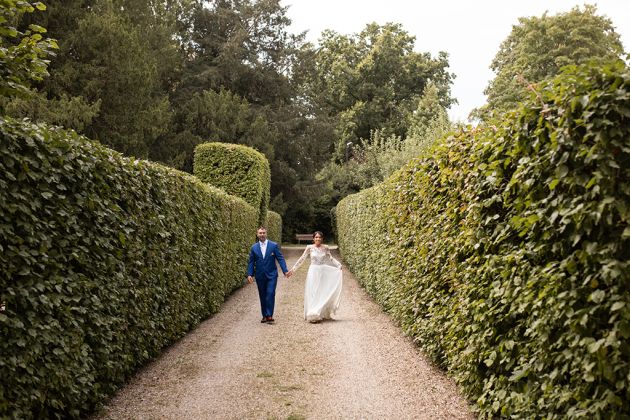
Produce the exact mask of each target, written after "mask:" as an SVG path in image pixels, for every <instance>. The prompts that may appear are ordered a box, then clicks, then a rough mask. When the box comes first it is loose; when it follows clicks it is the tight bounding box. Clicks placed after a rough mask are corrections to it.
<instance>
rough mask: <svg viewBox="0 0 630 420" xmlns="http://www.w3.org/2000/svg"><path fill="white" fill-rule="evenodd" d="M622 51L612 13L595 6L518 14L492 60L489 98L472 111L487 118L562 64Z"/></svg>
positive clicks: (617, 54) (609, 56) (506, 107)
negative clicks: (599, 11)
mask: <svg viewBox="0 0 630 420" xmlns="http://www.w3.org/2000/svg"><path fill="white" fill-rule="evenodd" d="M622 53H623V45H622V44H621V40H620V38H619V34H617V33H616V32H615V29H614V27H613V25H612V22H611V21H610V19H608V18H606V17H603V16H598V15H597V8H596V6H592V5H585V6H584V9H583V10H581V9H580V8H579V7H575V8H573V9H571V11H569V12H567V13H560V14H557V15H555V16H547V14H546V13H545V14H544V15H542V16H541V17H535V16H534V17H528V18H520V19H519V24H518V25H515V26H513V27H512V32H511V33H510V35H508V37H507V38H506V39H505V40H504V41H503V42H502V43H501V46H500V48H499V52H498V53H497V55H496V56H495V57H494V60H493V61H492V65H491V66H490V67H491V69H492V70H493V71H494V72H495V73H496V77H495V78H494V79H493V80H492V81H490V83H489V84H488V87H487V88H486V90H485V91H484V93H485V94H486V95H487V96H488V103H487V104H486V105H485V106H483V107H482V108H481V109H480V110H477V111H475V113H474V115H475V116H478V117H482V118H485V119H487V118H488V117H489V113H491V112H492V111H496V112H504V111H506V110H509V109H513V108H516V107H517V105H518V103H519V102H521V101H523V100H524V99H525V98H526V97H527V96H528V95H529V90H531V88H532V84H535V83H538V82H540V81H542V80H544V79H546V78H548V77H551V76H554V75H556V74H558V73H559V72H560V69H561V68H562V67H563V66H565V65H569V64H581V63H585V62H586V61H588V60H592V59H594V58H599V59H603V60H607V59H613V58H620V56H621V54H622Z"/></svg>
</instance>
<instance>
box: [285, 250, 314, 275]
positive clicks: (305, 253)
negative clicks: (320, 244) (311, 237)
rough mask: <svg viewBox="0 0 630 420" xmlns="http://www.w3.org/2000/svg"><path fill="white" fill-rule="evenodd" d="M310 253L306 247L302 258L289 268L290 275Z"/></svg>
mask: <svg viewBox="0 0 630 420" xmlns="http://www.w3.org/2000/svg"><path fill="white" fill-rule="evenodd" d="M310 253H311V246H310V245H306V249H305V250H304V253H303V254H302V256H301V257H300V258H299V259H298V260H297V261H296V262H295V264H293V267H291V270H290V271H291V273H295V270H297V269H298V268H300V266H301V265H302V263H303V262H304V260H305V259H306V257H307V256H308V255H309V254H310Z"/></svg>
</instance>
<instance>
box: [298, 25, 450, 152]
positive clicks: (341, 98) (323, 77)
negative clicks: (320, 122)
mask: <svg viewBox="0 0 630 420" xmlns="http://www.w3.org/2000/svg"><path fill="white" fill-rule="evenodd" d="M319 43H320V46H319V48H318V49H317V51H316V52H315V53H314V57H313V58H312V60H313V61H314V64H313V65H312V68H311V69H306V71H307V73H306V75H305V76H302V85H303V86H304V90H305V91H306V92H308V95H309V98H310V100H311V101H313V102H314V103H315V104H316V107H318V108H320V109H322V110H323V111H324V112H326V113H328V115H331V116H335V118H336V127H335V128H336V131H337V136H338V141H337V147H336V153H337V156H336V158H337V160H341V159H342V158H343V156H344V155H345V149H346V145H347V144H348V143H352V144H355V145H356V144H358V143H359V141H360V140H361V139H368V138H369V137H370V133H371V132H372V131H374V130H381V131H382V134H383V136H384V137H385V138H388V137H389V136H391V135H396V136H399V137H406V134H407V129H408V120H409V118H410V116H411V114H412V113H413V111H414V110H415V108H416V106H417V103H418V99H419V98H420V96H421V95H422V93H423V92H424V90H425V88H426V87H427V86H428V84H429V82H431V83H433V85H434V86H435V87H436V88H437V91H438V92H439V95H438V96H439V98H440V103H441V105H442V106H444V107H448V106H450V105H451V103H452V102H453V100H452V99H451V97H450V83H451V79H452V77H453V75H452V74H450V73H448V72H447V71H446V69H447V67H448V60H447V55H446V53H440V55H439V57H438V58H432V57H431V56H430V54H428V53H417V52H414V51H413V47H414V43H415V38H414V37H413V36H411V35H409V34H408V33H407V32H406V31H404V30H403V29H402V27H401V25H399V24H391V23H390V24H386V25H383V26H380V25H377V24H375V23H372V24H369V25H367V26H366V27H365V29H364V30H363V31H362V32H360V33H359V34H354V35H351V36H348V35H340V34H338V33H336V32H334V31H324V33H323V34H322V38H321V39H320V41H319Z"/></svg>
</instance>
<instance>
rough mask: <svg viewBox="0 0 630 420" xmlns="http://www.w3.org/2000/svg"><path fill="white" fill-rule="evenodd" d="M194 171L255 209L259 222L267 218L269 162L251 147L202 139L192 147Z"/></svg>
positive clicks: (197, 175)
mask: <svg viewBox="0 0 630 420" xmlns="http://www.w3.org/2000/svg"><path fill="white" fill-rule="evenodd" d="M193 173H194V174H195V176H196V177H197V178H199V179H200V180H202V181H203V182H206V183H208V184H210V185H214V186H216V187H219V188H221V189H222V190H224V191H226V192H227V193H228V194H231V195H235V196H237V197H241V198H242V199H244V200H245V201H247V202H248V203H249V204H250V205H251V206H253V207H254V208H255V209H258V211H259V216H258V224H259V225H263V224H264V223H265V222H266V220H267V207H268V206H269V194H270V188H271V171H270V169H269V162H268V161H267V159H266V158H265V156H264V155H263V154H261V153H260V152H257V151H256V150H254V149H252V148H251V147H247V146H243V145H239V144H230V143H202V144H200V145H198V146H197V147H196V148H195V157H194V162H193Z"/></svg>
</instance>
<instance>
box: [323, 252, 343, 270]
mask: <svg viewBox="0 0 630 420" xmlns="http://www.w3.org/2000/svg"><path fill="white" fill-rule="evenodd" d="M326 254H328V257H329V258H330V262H331V263H332V265H334V266H335V267H337V268H341V263H340V262H339V261H337V260H336V259H335V257H333V256H332V253H331V252H330V248H328V247H326Z"/></svg>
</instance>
